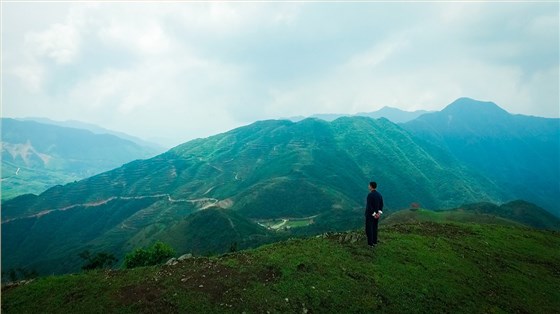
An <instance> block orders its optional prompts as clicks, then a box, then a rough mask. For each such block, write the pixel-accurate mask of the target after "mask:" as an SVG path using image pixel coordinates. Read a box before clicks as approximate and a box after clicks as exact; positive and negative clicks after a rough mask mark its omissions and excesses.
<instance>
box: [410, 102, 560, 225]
mask: <svg viewBox="0 0 560 314" xmlns="http://www.w3.org/2000/svg"><path fill="white" fill-rule="evenodd" d="M402 126H403V128H405V129H406V130H408V131H409V132H411V133H412V134H414V135H415V136H417V137H419V138H422V139H424V140H425V141H427V142H430V143H434V144H435V145H438V146H439V147H441V148H442V149H445V150H447V151H449V152H451V154H452V155H453V156H454V157H455V158H457V159H458V160H460V161H462V162H464V163H465V164H467V165H468V166H470V167H471V168H473V169H475V170H477V171H479V172H481V173H484V174H485V176H486V177H488V178H489V179H491V180H492V181H493V182H495V183H496V184H498V185H500V186H503V187H505V188H507V189H508V190H509V191H512V192H514V193H516V195H517V197H519V198H522V199H525V200H527V201H530V202H532V203H535V204H537V205H539V206H541V207H543V208H545V209H547V210H549V211H550V212H552V213H553V214H555V215H556V216H558V217H560V205H559V203H558V200H559V199H560V136H559V134H560V119H552V118H540V117H532V116H524V115H512V114H510V113H508V112H507V111H505V110H503V109H502V108H500V107H499V106H497V105H496V104H494V103H492V102H482V101H477V100H473V99H469V98H460V99H458V100H456V101H455V102H453V103H452V104H450V105H449V106H447V107H446V108H445V109H443V110H442V111H440V112H433V113H428V114H424V115H422V116H420V117H418V118H417V119H415V120H413V121H410V122H407V123H404V124H402Z"/></svg>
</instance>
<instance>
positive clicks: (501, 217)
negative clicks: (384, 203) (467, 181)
mask: <svg viewBox="0 0 560 314" xmlns="http://www.w3.org/2000/svg"><path fill="white" fill-rule="evenodd" d="M384 218H385V219H383V223H384V224H389V225H392V224H401V223H409V222H419V221H430V222H462V223H465V222H466V223H475V224H498V225H513V226H524V227H526V228H538V229H548V230H555V231H560V218H557V217H555V216H554V215H552V214H551V213H549V212H547V211H546V210H544V209H542V208H540V207H538V206H536V205H534V204H531V203H528V202H525V201H522V200H516V201H512V202H508V203H505V204H502V205H496V204H492V203H487V202H483V203H472V204H465V205H462V206H460V207H458V208H454V209H440V210H436V211H433V210H426V209H419V208H411V209H409V210H401V211H398V212H395V213H393V214H390V215H388V216H386V217H384Z"/></svg>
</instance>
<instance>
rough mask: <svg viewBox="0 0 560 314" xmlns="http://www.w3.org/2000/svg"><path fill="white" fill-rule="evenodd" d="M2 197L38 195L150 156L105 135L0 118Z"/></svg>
mask: <svg viewBox="0 0 560 314" xmlns="http://www.w3.org/2000/svg"><path fill="white" fill-rule="evenodd" d="M1 123H2V199H8V198H11V197H14V196H16V195H21V194H25V193H36V194H38V193H40V192H42V191H44V190H46V189H47V188H49V187H52V186H54V185H57V184H64V183H68V182H72V181H75V180H79V179H83V178H86V177H89V176H92V175H95V174H97V173H101V172H103V171H107V170H110V169H112V168H116V167H119V166H121V165H122V164H124V163H126V162H129V161H131V160H134V159H139V158H147V157H151V156H154V155H155V151H154V150H153V149H151V148H146V147H143V146H139V145H138V144H135V143H133V142H130V141H128V140H124V139H121V138H118V137H116V136H113V135H109V134H94V133H92V132H90V131H86V130H80V129H74V128H66V127H59V126H54V125H49V124H42V123H38V122H34V121H18V120H14V119H8V118H3V119H2V120H1Z"/></svg>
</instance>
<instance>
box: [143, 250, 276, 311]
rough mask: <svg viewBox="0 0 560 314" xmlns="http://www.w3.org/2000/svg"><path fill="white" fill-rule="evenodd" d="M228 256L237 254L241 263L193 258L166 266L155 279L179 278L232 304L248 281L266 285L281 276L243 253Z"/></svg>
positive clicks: (189, 287)
mask: <svg viewBox="0 0 560 314" xmlns="http://www.w3.org/2000/svg"><path fill="white" fill-rule="evenodd" d="M225 258H234V259H235V261H236V262H237V264H238V265H239V266H235V267H234V266H229V265H226V264H224V261H222V260H220V259H209V258H191V259H188V260H184V261H180V262H179V263H177V264H176V265H172V266H163V267H162V268H161V270H160V271H159V272H158V273H157V274H156V276H155V277H154V278H153V280H154V281H156V282H157V281H160V280H173V281H178V282H179V286H180V287H181V288H183V289H185V290H188V291H193V292H199V293H201V294H203V295H205V296H207V297H208V299H209V300H210V301H212V302H215V303H224V304H226V303H230V304H231V302H234V301H236V302H239V301H241V300H240V299H239V298H240V297H239V296H240V295H241V291H243V290H245V289H246V288H248V287H249V286H248V285H254V284H258V283H261V284H264V285H267V284H269V283H272V282H274V281H276V280H277V279H278V278H280V276H281V273H280V271H279V270H278V269H275V268H274V267H272V266H265V267H263V266H262V265H258V264H256V263H254V261H253V260H252V259H251V257H249V256H247V255H245V254H243V253H239V254H235V255H229V256H227V257H225Z"/></svg>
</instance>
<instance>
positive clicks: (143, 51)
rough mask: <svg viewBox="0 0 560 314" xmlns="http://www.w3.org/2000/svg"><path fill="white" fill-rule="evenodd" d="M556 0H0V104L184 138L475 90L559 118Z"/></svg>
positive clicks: (16, 111) (423, 102) (23, 113)
mask: <svg viewBox="0 0 560 314" xmlns="http://www.w3.org/2000/svg"><path fill="white" fill-rule="evenodd" d="M559 71H560V67H559V3H558V2H556V1H554V2H548V3H546V2H540V3H534V2H533V3H519V2H517V3H503V2H494V3H482V2H476V3H465V2H455V3H452V2H443V3H434V2H426V3H418V2H415V3H402V2H401V3H387V2H373V3H310V2H306V3H294V2H291V3H197V2H183V3H181V2H167V3H157V2H153V3H145V2H139V3H134V2H121V3H118V2H113V3H93V4H92V3H84V2H75V3H71V2H70V3H52V2H51V3H39V2H31V3H15V2H14V3H6V2H3V3H2V85H3V86H2V89H3V91H2V115H3V116H4V117H47V118H51V119H54V120H80V121H84V122H88V123H94V124H97V125H100V126H102V127H105V128H109V129H113V130H117V131H123V132H126V133H129V134H131V135H135V136H139V137H141V138H144V139H155V138H165V139H167V142H166V143H167V144H169V142H171V143H174V144H179V143H181V142H184V141H187V140H190V139H193V138H196V137H206V136H209V135H212V134H216V133H219V132H224V131H227V130H229V129H232V128H234V127H238V126H241V125H245V124H249V123H251V122H253V121H255V120H262V119H270V118H281V117H291V116H297V115H304V116H306V115H311V114H314V113H357V112H370V111H375V110H378V109H380V108H381V107H383V106H392V107H397V108H400V109H403V110H417V109H427V110H441V109H442V108H443V107H445V106H446V105H448V104H449V103H451V102H452V101H454V100H455V99H456V98H459V97H462V96H466V97H471V98H475V99H479V100H487V101H493V102H495V103H497V104H498V105H499V106H501V107H502V108H504V109H506V110H507V111H509V112H511V113H520V114H527V115H537V116H544V117H559V115H560V114H559V109H558V106H559V102H560V101H559Z"/></svg>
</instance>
